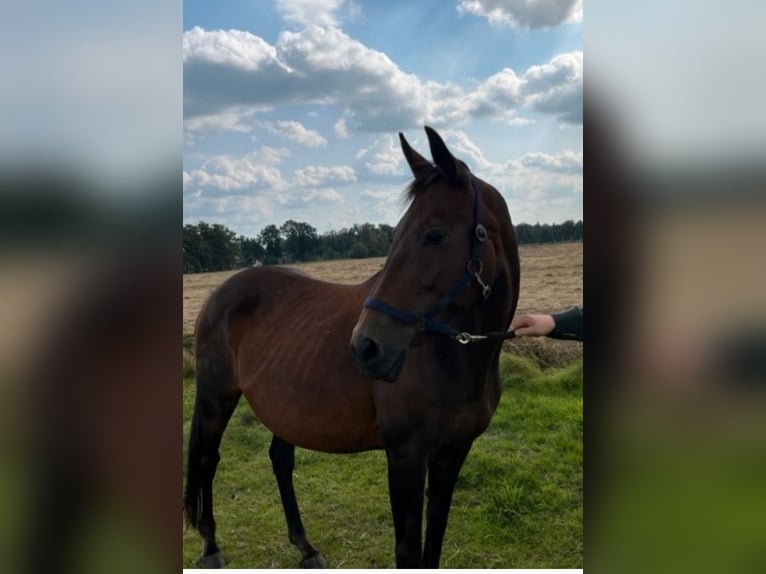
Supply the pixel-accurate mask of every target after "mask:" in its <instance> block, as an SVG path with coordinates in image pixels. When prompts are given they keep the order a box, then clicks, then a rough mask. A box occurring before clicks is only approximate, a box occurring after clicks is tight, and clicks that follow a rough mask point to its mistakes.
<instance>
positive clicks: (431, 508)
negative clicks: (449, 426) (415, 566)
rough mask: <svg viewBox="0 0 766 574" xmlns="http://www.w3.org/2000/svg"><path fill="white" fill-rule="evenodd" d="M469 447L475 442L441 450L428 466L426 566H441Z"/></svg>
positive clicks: (424, 554) (424, 557)
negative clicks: (441, 558) (448, 519)
mask: <svg viewBox="0 0 766 574" xmlns="http://www.w3.org/2000/svg"><path fill="white" fill-rule="evenodd" d="M469 450H471V443H469V444H468V445H466V446H465V447H462V448H460V449H456V450H451V451H447V452H441V453H437V454H435V455H434V456H433V457H432V458H431V462H430V464H429V465H428V510H427V511H426V543H425V547H424V549H423V563H422V565H423V567H424V568H438V567H439V558H440V556H441V552H442V542H443V540H444V532H445V530H446V529H447V518H448V517H449V511H450V506H451V505H452V493H453V492H454V490H455V483H456V482H457V477H458V474H459V473H460V469H461V467H462V466H463V461H465V457H466V456H467V455H468V451H469Z"/></svg>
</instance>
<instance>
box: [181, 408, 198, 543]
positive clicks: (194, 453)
mask: <svg viewBox="0 0 766 574" xmlns="http://www.w3.org/2000/svg"><path fill="white" fill-rule="evenodd" d="M201 424H202V407H201V404H200V400H199V396H198V397H197V398H196V399H195V401H194V414H193V415H192V423H191V432H190V436H189V450H188V453H187V463H186V490H185V491H184V516H185V517H186V524H188V525H189V526H191V527H193V528H197V527H198V525H199V509H200V506H201V503H202V480H201V477H202V464H201V459H202V457H201V453H200V426H201Z"/></svg>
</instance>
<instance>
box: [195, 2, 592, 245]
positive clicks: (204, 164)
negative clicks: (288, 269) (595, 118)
mask: <svg viewBox="0 0 766 574" xmlns="http://www.w3.org/2000/svg"><path fill="white" fill-rule="evenodd" d="M582 16H583V11H582V1H581V0H538V1H534V0H419V1H411V0H386V1H385V2H380V1H372V0H370V1H363V0H240V1H237V2H231V1H229V2H225V1H218V2H209V1H201V0H185V1H184V34H183V74H184V80H183V82H184V159H183V163H184V173H183V188H184V191H183V197H184V205H183V217H184V224H187V223H190V224H195V223H197V222H199V221H206V222H208V223H222V224H224V225H226V226H227V227H229V228H230V229H232V230H233V231H235V232H237V233H239V234H242V235H245V236H248V237H255V236H256V235H257V234H258V233H259V232H260V230H261V229H263V227H265V226H266V225H268V224H271V223H274V224H276V225H281V224H282V223H283V222H284V221H286V220H288V219H293V220H296V221H305V222H307V223H309V224H311V225H312V226H314V227H315V228H316V229H317V230H318V231H319V232H326V231H329V230H332V229H336V230H337V229H341V228H343V227H349V226H351V225H353V224H355V223H366V222H369V223H387V224H390V225H395V224H396V222H397V221H398V220H399V218H400V217H401V215H402V214H403V209H404V204H403V203H402V201H401V192H402V190H403V189H404V188H405V187H406V185H407V184H408V183H409V181H410V180H411V177H412V175H411V173H410V171H409V168H408V167H407V164H406V162H405V161H404V157H403V155H402V152H401V149H400V147H399V141H398V137H397V134H398V132H400V131H401V132H403V133H404V135H405V136H406V137H407V139H408V141H409V142H410V144H411V145H412V146H413V147H414V148H415V149H416V150H418V151H419V152H420V153H421V154H422V155H423V156H425V157H430V153H429V150H428V143H427V139H426V136H425V132H424V131H423V126H424V125H429V126H431V127H433V128H435V129H436V130H437V131H438V132H439V133H440V134H441V136H442V137H443V139H444V140H445V142H446V143H447V145H448V147H449V148H450V150H451V151H452V153H453V154H454V155H455V156H456V157H459V158H460V159H462V160H463V161H465V162H466V163H467V164H468V165H469V167H470V168H471V170H472V171H473V172H474V173H475V174H476V175H477V176H479V177H480V178H482V179H483V180H485V181H487V182H488V183H490V184H492V185H493V186H494V187H495V188H497V189H498V190H499V191H500V192H501V193H502V195H503V197H504V198H505V200H506V202H507V203H508V207H509V210H510V213H511V217H512V219H513V221H514V222H515V223H522V222H523V223H536V222H540V223H558V222H562V221H565V220H567V219H574V220H578V219H582V217H583V213H582V171H583V153H582V85H583V52H582V45H583V34H582V19H583V18H582Z"/></svg>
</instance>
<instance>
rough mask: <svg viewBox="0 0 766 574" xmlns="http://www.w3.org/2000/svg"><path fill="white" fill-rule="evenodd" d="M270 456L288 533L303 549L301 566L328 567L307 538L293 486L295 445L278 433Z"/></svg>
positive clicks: (300, 548) (274, 437)
mask: <svg viewBox="0 0 766 574" xmlns="http://www.w3.org/2000/svg"><path fill="white" fill-rule="evenodd" d="M269 458H271V466H272V468H273V469H274V475H275V476H276V477H277V486H278V487H279V496H280V498H281V499H282V508H284V511H285V520H286V521H287V535H288V537H289V538H290V542H292V543H293V544H294V545H295V546H297V547H298V549H299V550H300V551H301V554H302V555H303V558H302V559H301V567H303V568H327V562H325V559H324V558H323V557H322V555H321V554H320V553H319V552H318V551H317V550H316V548H314V547H313V546H312V545H311V543H310V542H309V541H308V538H306V530H305V529H304V528H303V521H302V520H301V512H300V509H299V508H298V501H297V500H296V498H295V489H294V488H293V469H294V468H295V446H294V445H292V444H290V443H288V442H285V441H283V440H282V439H281V438H279V437H278V436H277V435H274V436H273V438H272V439H271V447H270V448H269Z"/></svg>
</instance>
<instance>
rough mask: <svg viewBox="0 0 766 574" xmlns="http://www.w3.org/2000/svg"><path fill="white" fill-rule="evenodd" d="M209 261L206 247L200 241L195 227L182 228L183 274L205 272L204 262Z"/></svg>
mask: <svg viewBox="0 0 766 574" xmlns="http://www.w3.org/2000/svg"><path fill="white" fill-rule="evenodd" d="M208 259H209V255H208V254H207V249H206V245H205V244H204V242H203V241H202V238H201V237H200V234H199V229H197V226H196V225H184V227H183V272H184V273H201V272H202V271H205V262H206V261H207V260H208Z"/></svg>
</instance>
